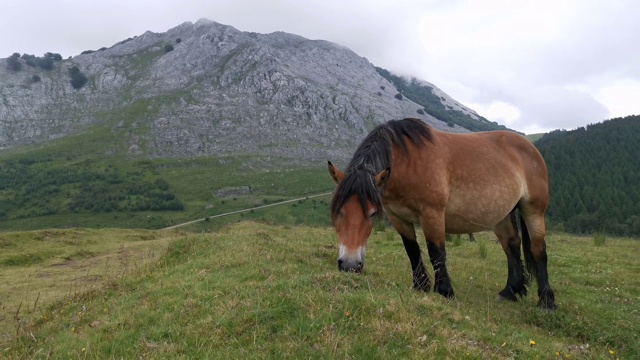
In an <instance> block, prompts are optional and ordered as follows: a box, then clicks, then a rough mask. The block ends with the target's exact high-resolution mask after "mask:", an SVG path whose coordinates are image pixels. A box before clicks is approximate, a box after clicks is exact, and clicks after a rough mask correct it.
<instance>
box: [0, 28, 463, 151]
mask: <svg viewBox="0 0 640 360" xmlns="http://www.w3.org/2000/svg"><path fill="white" fill-rule="evenodd" d="M7 61H8V60H7V59H1V60H0V97H1V98H0V149H2V148H9V147H13V146H16V145H21V144H29V143H39V142H45V141H48V140H51V139H54V138H58V137H62V136H66V135H69V134H73V133H78V132H83V131H89V130H90V129H93V128H95V127H97V126H99V127H105V126H106V127H107V128H108V129H109V132H110V134H111V135H110V136H112V137H113V139H116V140H114V141H119V142H121V144H120V145H121V148H122V149H124V150H122V151H123V152H126V153H128V156H132V157H135V156H145V157H194V156H209V155H236V154H260V155H268V156H280V157H289V158H298V159H303V158H311V159H327V158H331V159H345V158H348V157H349V156H350V155H351V153H352V151H353V149H354V148H355V146H356V145H357V143H358V142H359V141H360V140H361V139H362V138H363V137H364V136H365V135H366V134H367V132H368V131H370V130H371V129H372V128H373V127H374V126H375V125H377V124H379V123H381V122H384V121H387V120H390V119H398V118H403V117H418V118H421V119H423V120H424V121H426V122H428V123H430V124H431V125H432V126H434V127H436V128H439V129H443V130H445V131H456V132H466V131H467V130H466V129H464V128H461V127H458V126H456V127H454V128H451V127H448V126H447V125H446V124H445V123H443V122H442V121H439V120H437V119H436V118H434V117H432V116H430V115H420V114H419V113H417V110H418V109H421V108H422V106H420V105H418V104H415V103H413V102H412V101H410V100H408V99H406V98H404V99H402V100H399V99H397V98H396V97H394V95H396V94H397V90H396V89H395V87H394V86H393V85H392V84H391V83H390V82H388V81H387V80H386V79H384V78H383V77H381V76H380V75H379V74H378V73H377V72H376V70H375V67H374V66H373V65H372V64H371V63H369V61H368V60H367V59H365V58H363V57H360V56H358V55H357V54H355V53H354V52H353V51H351V50H349V49H347V48H345V47H343V46H339V45H336V44H333V43H330V42H327V41H318V40H308V39H305V38H303V37H300V36H297V35H292V34H287V33H282V32H276V33H272V34H266V35H265V34H256V33H248V32H241V31H238V30H236V29H235V28H233V27H231V26H226V25H222V24H218V23H216V22H213V21H209V20H204V19H203V20H199V21H197V22H196V23H195V24H194V23H184V24H182V25H179V26H177V27H175V28H173V29H170V30H168V31H167V32H165V33H160V34H156V33H152V32H146V33H144V34H143V35H141V36H137V37H135V38H132V39H127V40H124V41H121V42H120V43H117V44H115V45H113V46H111V47H110V48H103V49H102V50H99V51H95V52H91V53H87V54H82V55H78V56H75V57H73V58H72V59H66V60H61V61H57V62H55V64H54V67H53V69H52V70H42V69H39V68H36V67H31V66H22V68H21V70H19V71H15V70H12V69H10V67H9V66H8V64H7ZM20 61H23V60H22V59H21V60H20ZM73 66H77V67H78V68H79V69H80V71H81V72H82V73H83V74H84V75H86V77H87V78H88V82H87V83H86V84H85V86H83V87H82V88H80V89H74V88H73V87H72V86H71V83H70V77H69V68H71V67H73ZM34 75H38V76H39V78H40V80H39V81H34V80H33V79H34ZM434 91H438V94H439V95H441V94H444V93H442V92H441V90H439V89H437V88H435V87H434ZM441 97H442V99H443V103H445V102H447V101H450V102H451V103H455V104H456V107H455V110H452V111H461V109H462V110H464V111H465V112H467V113H473V111H472V110H469V109H467V108H461V105H460V104H458V103H457V102H455V101H454V100H453V99H451V98H450V97H449V96H446V94H444V95H443V96H441ZM118 151H119V150H118Z"/></svg>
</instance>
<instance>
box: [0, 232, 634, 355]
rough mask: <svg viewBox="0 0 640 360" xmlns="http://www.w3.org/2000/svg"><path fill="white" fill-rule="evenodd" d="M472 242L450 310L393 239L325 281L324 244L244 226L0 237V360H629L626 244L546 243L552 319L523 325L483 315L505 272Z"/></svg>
mask: <svg viewBox="0 0 640 360" xmlns="http://www.w3.org/2000/svg"><path fill="white" fill-rule="evenodd" d="M477 237H478V241H477V242H475V243H471V242H468V241H467V240H466V238H465V237H463V238H462V240H460V241H452V242H449V243H448V254H449V266H450V273H451V276H452V278H453V281H454V287H455V290H456V299H455V300H451V301H448V300H446V299H444V298H442V297H441V296H439V295H437V294H434V293H429V294H423V293H418V292H415V291H413V290H412V289H411V276H410V270H409V263H408V260H407V259H406V254H405V251H404V249H403V247H402V244H401V241H400V239H399V236H398V235H396V234H395V233H394V232H393V231H392V230H391V229H387V230H386V231H379V232H377V233H375V234H374V235H373V236H372V238H371V239H370V242H369V247H368V249H367V250H368V251H367V261H366V267H365V271H364V273H363V274H362V275H355V274H346V273H341V272H339V271H337V268H336V264H335V262H336V258H337V252H338V251H337V243H336V238H335V235H334V234H333V230H332V229H330V228H324V227H318V228H313V227H286V226H275V225H268V224H265V223H258V222H246V221H243V222H239V223H237V224H233V225H229V226H225V227H223V228H222V229H220V230H219V231H216V232H211V233H199V234H196V233H186V232H175V231H138V230H135V231H133V230H110V229H101V230H83V229H71V230H56V231H50V230H47V231H35V232H20V233H5V234H1V235H0V240H1V241H2V243H1V244H2V248H3V252H2V253H1V254H0V267H1V270H2V276H3V277H4V278H3V279H2V281H1V282H0V293H1V294H2V297H1V298H0V299H2V300H1V301H2V317H1V318H0V320H1V322H0V328H1V329H7V330H4V331H3V337H2V344H0V345H1V349H2V350H1V352H0V356H2V357H4V358H59V359H69V358H83V359H84V358H88V359H101V358H127V359H132V358H240V357H242V358H366V359H372V358H452V359H454V358H455V359H463V358H467V359H485V358H489V359H492V358H495V359H505V358H517V359H521V358H531V359H536V358H540V359H550V358H551V359H552V358H564V359H611V358H620V359H632V358H634V357H635V356H637V354H639V353H640V338H639V335H638V334H640V308H639V306H638V304H639V302H640V281H639V280H638V278H637V274H638V273H640V262H639V261H638V260H637V254H638V253H639V252H640V242H639V241H637V240H631V239H613V238H606V239H601V238H598V239H597V241H594V239H592V238H588V237H574V236H570V235H564V234H558V235H552V236H550V237H549V240H548V251H549V269H550V279H551V282H552V286H553V287H554V288H555V290H556V299H557V303H558V311H557V312H555V313H548V312H544V311H540V310H537V309H536V307H535V305H536V301H537V299H536V298H535V296H529V297H527V298H525V299H524V300H523V301H520V302H517V303H497V302H495V301H494V298H495V296H496V294H497V292H498V291H499V290H500V289H501V288H502V286H503V285H504V282H505V281H506V261H505V257H504V254H503V253H502V250H501V248H500V246H499V245H498V244H496V243H495V241H494V239H493V237H492V236H490V235H489V234H480V235H479V236H477ZM125 253H126V254H127V256H124V255H123V254H125ZM25 254H26V255H25ZM125 258H126V261H124V259H125ZM109 259H110V260H109ZM74 267H75V268H76V270H75V271H72V272H70V273H68V274H67V275H61V274H58V273H57V271H59V269H65V268H68V269H70V268H74ZM65 276H66V277H65ZM89 278H93V279H96V281H94V280H91V281H89ZM83 279H86V280H83ZM20 288H22V290H19V289H20Z"/></svg>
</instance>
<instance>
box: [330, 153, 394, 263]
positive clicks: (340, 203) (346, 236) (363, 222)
mask: <svg viewBox="0 0 640 360" xmlns="http://www.w3.org/2000/svg"><path fill="white" fill-rule="evenodd" d="M329 173H330V174H331V177H332V178H333V181H335V183H336V184H337V187H336V191H335V193H334V196H333V200H332V201H331V221H332V223H333V225H334V227H335V229H336V233H337V235H338V239H339V241H340V252H339V255H338V269H340V270H342V271H353V272H357V273H359V272H361V271H362V268H363V267H364V253H365V248H366V246H367V240H369V235H371V230H372V229H373V221H374V217H376V216H378V217H379V216H381V215H382V211H383V210H382V192H381V190H380V188H381V187H382V185H383V184H384V182H385V181H386V180H387V179H388V177H389V173H390V169H389V168H387V169H385V170H383V171H382V172H380V173H378V174H373V173H372V172H370V171H367V170H357V171H352V172H350V173H349V174H347V175H345V174H344V173H343V172H342V171H340V170H339V169H338V168H337V167H335V166H334V165H333V164H332V163H331V162H329Z"/></svg>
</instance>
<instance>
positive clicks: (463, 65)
mask: <svg viewBox="0 0 640 360" xmlns="http://www.w3.org/2000/svg"><path fill="white" fill-rule="evenodd" d="M639 16H640V1H637V0H619V1H618V0H601V1H594V0H535V1H527V0H521V1H511V0H482V1H481V0H475V1H472V0H460V1H458V0H393V1H391V0H388V1H377V0H367V1H348V0H322V1H303V0H269V1H264V0H247V1H242V0H228V1H226V0H153V1H151V0H108V1H107V0H20V1H17V0H13V1H10V0H1V1H0V33H1V34H2V41H0V57H7V56H10V55H11V54H12V53H14V52H19V53H21V54H22V53H28V54H34V55H38V56H41V55H43V54H44V53H45V52H53V53H60V54H61V55H62V56H63V57H64V58H67V57H69V56H74V55H78V54H80V52H82V51H84V50H89V49H93V50H95V49H98V48H101V47H103V46H107V47H108V46H111V45H113V44H115V43H116V42H118V41H120V40H124V39H126V38H129V37H132V36H135V35H141V34H142V33H144V32H145V31H147V30H151V31H154V32H164V31H167V30H168V29H170V28H172V27H175V26H177V25H179V24H181V23H183V22H185V21H191V22H195V21H197V20H198V19H200V18H207V19H210V20H214V21H216V22H219V23H222V24H226V25H231V26H233V27H235V28H237V29H238V30H242V31H253V32H259V33H270V32H274V31H285V32H289V33H294V34H298V35H301V36H304V37H306V38H309V39H323V40H329V41H332V42H335V43H338V44H341V45H344V46H347V47H349V48H350V49H352V50H353V51H355V52H356V53H357V54H359V55H360V56H364V57H366V58H367V59H369V61H370V62H372V63H373V64H374V65H376V66H380V67H383V68H386V69H388V70H390V71H392V72H395V73H398V74H403V75H411V76H415V77H417V78H419V79H423V80H427V81H429V82H432V83H433V84H435V85H436V86H438V87H440V88H441V89H442V90H444V91H445V92H446V93H448V94H449V95H451V96H452V97H453V98H454V99H456V100H458V101H460V102H462V103H463V104H465V105H467V106H469V107H471V108H473V109H474V110H476V111H478V113H480V114H481V115H483V116H485V117H486V118H488V119H490V120H493V121H497V122H499V123H501V124H504V125H506V126H508V127H510V128H513V129H516V130H519V131H522V132H525V133H534V132H542V131H550V130H553V129H574V128H576V127H578V126H583V125H586V124H589V123H596V122H600V121H602V120H605V119H609V118H612V117H620V116H627V115H632V114H640V45H638V44H639V43H640V40H639V39H640V18H639Z"/></svg>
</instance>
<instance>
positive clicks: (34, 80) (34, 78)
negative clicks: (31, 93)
mask: <svg viewBox="0 0 640 360" xmlns="http://www.w3.org/2000/svg"><path fill="white" fill-rule="evenodd" d="M31 80H32V81H33V82H40V75H33V76H32V77H31Z"/></svg>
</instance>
